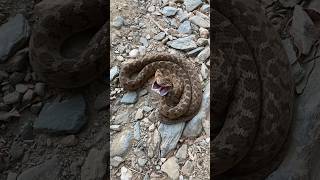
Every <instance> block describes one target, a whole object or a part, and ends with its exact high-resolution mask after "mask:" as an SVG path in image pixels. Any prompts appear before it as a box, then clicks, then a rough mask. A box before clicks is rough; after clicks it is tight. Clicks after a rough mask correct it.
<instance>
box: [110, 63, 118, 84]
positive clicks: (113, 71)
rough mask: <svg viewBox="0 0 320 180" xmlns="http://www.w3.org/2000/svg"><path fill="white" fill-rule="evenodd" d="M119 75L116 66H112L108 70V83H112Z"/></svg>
mask: <svg viewBox="0 0 320 180" xmlns="http://www.w3.org/2000/svg"><path fill="white" fill-rule="evenodd" d="M118 75H119V68H118V66H113V67H112V68H111V69H110V81H112V80H113V79H114V78H115V77H117V76H118Z"/></svg>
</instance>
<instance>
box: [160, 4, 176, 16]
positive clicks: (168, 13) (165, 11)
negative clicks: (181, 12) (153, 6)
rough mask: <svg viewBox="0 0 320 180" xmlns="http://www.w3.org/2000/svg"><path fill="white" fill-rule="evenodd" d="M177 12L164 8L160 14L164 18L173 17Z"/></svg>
mask: <svg viewBox="0 0 320 180" xmlns="http://www.w3.org/2000/svg"><path fill="white" fill-rule="evenodd" d="M177 11H178V9H177V8H174V7H170V6H166V7H164V8H163V9H162V11H161V13H162V14H163V15H165V16H173V15H175V14H176V13H177Z"/></svg>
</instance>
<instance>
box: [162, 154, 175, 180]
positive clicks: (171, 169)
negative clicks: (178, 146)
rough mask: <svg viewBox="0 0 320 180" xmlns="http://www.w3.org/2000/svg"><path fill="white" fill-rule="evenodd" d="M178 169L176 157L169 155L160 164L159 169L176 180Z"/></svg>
mask: <svg viewBox="0 0 320 180" xmlns="http://www.w3.org/2000/svg"><path fill="white" fill-rule="evenodd" d="M179 169H180V166H179V165H178V163H177V158H176V157H170V158H169V159H168V160H167V161H166V162H164V163H163V165H162V166H161V171H163V172H165V173H166V174H167V175H168V176H169V178H170V179H173V180H176V179H178V178H179Z"/></svg>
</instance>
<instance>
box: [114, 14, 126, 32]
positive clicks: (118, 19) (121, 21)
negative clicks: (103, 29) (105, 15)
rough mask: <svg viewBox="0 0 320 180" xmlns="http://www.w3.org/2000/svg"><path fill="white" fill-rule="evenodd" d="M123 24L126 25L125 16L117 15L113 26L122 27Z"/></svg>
mask: <svg viewBox="0 0 320 180" xmlns="http://www.w3.org/2000/svg"><path fill="white" fill-rule="evenodd" d="M123 25H124V19H123V17H121V16H117V17H115V18H114V20H113V23H112V26H113V27H115V28H117V29H120V28H121V27H122V26H123Z"/></svg>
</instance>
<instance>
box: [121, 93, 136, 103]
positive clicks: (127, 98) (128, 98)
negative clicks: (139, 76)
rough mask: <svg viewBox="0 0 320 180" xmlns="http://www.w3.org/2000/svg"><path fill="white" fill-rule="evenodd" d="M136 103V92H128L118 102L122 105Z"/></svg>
mask: <svg viewBox="0 0 320 180" xmlns="http://www.w3.org/2000/svg"><path fill="white" fill-rule="evenodd" d="M137 101H138V94H137V92H136V91H129V92H127V93H126V94H124V95H123V97H122V98H121V100H120V102H121V103H123V104H134V103H136V102H137Z"/></svg>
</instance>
